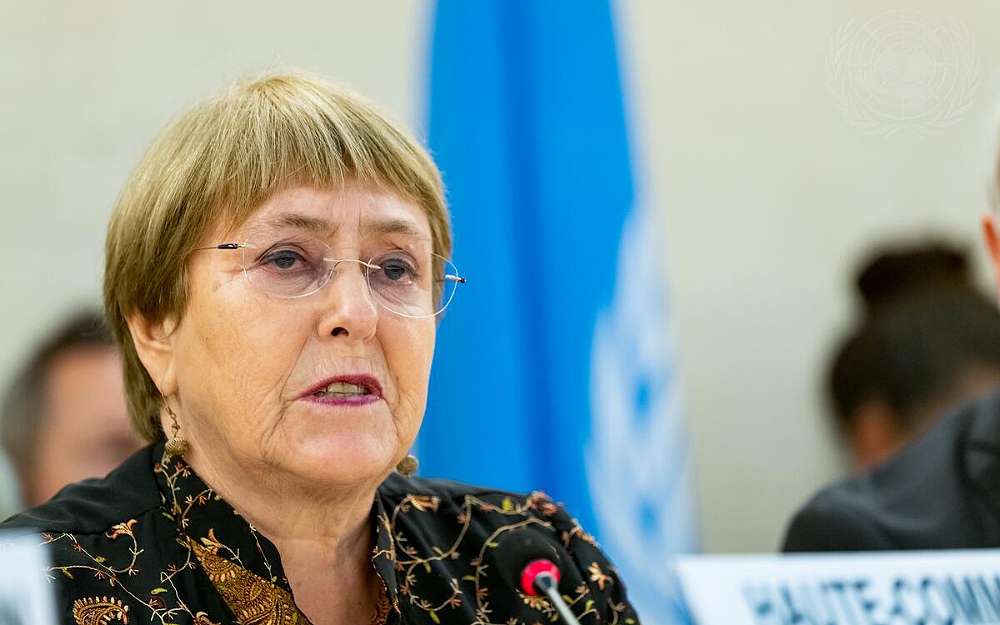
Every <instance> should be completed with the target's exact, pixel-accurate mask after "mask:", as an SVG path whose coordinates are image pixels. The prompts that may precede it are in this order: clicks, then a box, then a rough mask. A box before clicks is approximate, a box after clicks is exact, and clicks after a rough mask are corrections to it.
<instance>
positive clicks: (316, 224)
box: [231, 185, 432, 250]
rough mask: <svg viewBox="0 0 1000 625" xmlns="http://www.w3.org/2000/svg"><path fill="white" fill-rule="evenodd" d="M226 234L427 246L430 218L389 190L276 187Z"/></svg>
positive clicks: (344, 242) (249, 238)
mask: <svg viewBox="0 0 1000 625" xmlns="http://www.w3.org/2000/svg"><path fill="white" fill-rule="evenodd" d="M231 234H232V235H233V236H234V237H235V238H240V239H245V240H248V241H249V240H254V239H261V238H263V239H277V238H283V237H288V236H308V237H311V238H316V239H321V240H323V241H326V242H328V243H340V244H345V245H350V244H358V245H363V244H365V243H369V242H372V241H382V240H389V241H392V242H394V243H396V244H397V245H405V246H407V247H419V248H427V249H428V250H429V249H430V247H431V245H432V242H431V229H430V222H429V220H428V218H427V215H426V212H425V211H424V209H423V208H422V207H421V206H419V205H417V204H416V203H414V202H411V201H408V200H405V199H403V198H401V197H399V196H398V195H396V194H395V193H392V192H389V191H382V190H377V189H367V188H364V187H358V186H354V185H348V186H345V187H342V188H338V189H326V190H321V189H315V188H312V187H292V188H289V189H285V190H283V191H279V192H277V193H275V194H274V195H273V196H271V198H269V199H268V200H266V201H265V202H263V203H262V204H261V205H260V207H258V208H257V210H256V211H254V212H253V213H251V214H250V216H249V217H248V218H247V219H246V221H244V222H243V223H242V224H240V225H239V226H237V227H236V228H234V229H233V230H232V232H231Z"/></svg>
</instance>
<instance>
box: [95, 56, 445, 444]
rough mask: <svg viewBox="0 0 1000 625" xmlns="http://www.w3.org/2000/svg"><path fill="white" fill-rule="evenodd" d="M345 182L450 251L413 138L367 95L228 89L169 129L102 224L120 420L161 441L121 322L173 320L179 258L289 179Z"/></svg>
mask: <svg viewBox="0 0 1000 625" xmlns="http://www.w3.org/2000/svg"><path fill="white" fill-rule="evenodd" d="M346 181H356V182H358V183H359V184H362V185H369V186H374V187H376V188H379V189H382V190H386V191H390V192H392V193H395V194H397V195H399V196H400V197H401V198H403V199H406V200H408V201H412V202H414V203H415V204H417V205H418V206H421V207H423V208H424V210H425V211H426V214H427V218H428V221H429V222H430V228H431V237H432V240H433V250H434V253H435V254H438V255H440V256H444V257H448V256H450V254H451V228H450V225H449V220H448V211H447V207H446V205H445V199H444V191H443V187H442V184H441V176H440V173H439V172H438V169H437V167H436V166H435V165H434V162H433V161H432V160H431V158H430V156H429V155H428V154H427V152H426V151H425V150H424V149H423V148H422V147H421V146H420V144H419V143H418V142H417V141H416V140H415V139H414V138H413V137H412V136H410V134H408V133H407V132H406V131H405V130H404V129H403V128H402V127H401V126H400V125H399V124H396V123H394V122H392V121H390V120H389V119H388V118H386V117H385V116H384V115H382V114H381V113H380V112H378V111H377V110H376V109H375V108H374V107H373V106H372V105H371V104H370V103H369V102H367V101H366V100H364V99H363V98H361V97H359V96H358V95H356V94H354V93H351V92H349V91H348V90H346V89H343V88H341V87H339V86H335V85H333V84H331V83H329V82H326V81H324V80H322V79H320V78H317V77H315V76H310V75H306V74H302V73H297V72H296V73H273V74H268V75H264V76H261V77H258V78H255V79H251V80H247V81H241V82H238V83H236V84H234V85H233V86H232V87H230V88H229V89H228V90H227V91H225V92H224V93H222V94H221V95H219V96H217V97H213V98H210V99H208V100H206V101H204V102H202V103H200V104H198V105H196V106H195V107H194V108H192V109H191V110H190V111H188V112H187V113H185V114H183V115H182V116H181V117H180V118H178V119H177V120H176V121H174V122H172V123H171V124H169V125H168V126H167V127H166V128H165V129H164V130H163V131H162V133H161V134H160V136H159V137H158V138H157V139H156V140H155V141H154V142H153V144H152V146H151V147H150V148H149V150H148V151H147V153H146V154H145V156H144V157H143V158H142V160H141V161H140V162H139V164H138V166H137V167H136V169H135V171H134V172H132V174H131V176H130V177H129V179H128V181H127V182H126V184H125V187H124V189H123V191H122V194H121V197H120V198H119V200H118V203H117V205H116V207H115V210H114V213H113V214H112V217H111V222H110V224H109V225H108V236H107V242H106V247H105V254H106V259H105V273H104V305H105V311H106V314H107V318H108V325H109V327H110V329H111V332H112V335H113V337H114V340H115V343H116V345H117V346H118V348H119V349H120V350H121V353H122V359H123V363H124V369H125V392H126V396H127V400H128V410H129V416H130V418H131V420H132V424H133V426H134V427H135V429H136V431H138V432H139V434H141V435H142V436H143V437H144V438H145V439H146V440H148V441H150V442H152V441H155V440H157V439H159V438H161V437H162V435H163V433H162V431H161V429H160V423H159V412H160V405H161V401H162V398H161V396H160V393H159V391H158V390H157V387H156V385H155V384H154V383H153V380H152V378H151V377H150V376H149V373H148V372H147V371H146V369H145V367H143V365H142V362H141V361H140V360H139V356H138V354H137V353H136V349H135V345H134V344H133V341H132V336H131V334H130V332H129V328H128V323H127V319H128V317H129V316H131V315H133V314H135V313H139V314H141V315H142V316H143V317H145V318H146V319H148V320H151V321H160V320H163V319H164V318H166V317H167V316H171V315H173V316H177V317H178V318H180V316H181V314H182V313H183V311H184V309H185V304H186V288H185V283H186V279H185V267H186V261H187V258H188V255H189V254H190V252H191V250H192V249H193V248H194V247H195V246H196V245H197V244H198V242H199V241H200V240H201V238H202V237H203V236H205V235H206V233H207V232H208V231H209V229H211V228H214V227H216V226H218V225H220V224H221V225H223V226H224V227H225V228H227V229H229V228H234V227H238V226H239V225H240V224H242V223H244V222H245V221H246V219H247V218H248V217H249V216H250V215H251V214H252V213H253V212H254V211H255V210H256V208H257V207H258V206H259V205H260V204H261V203H262V202H263V201H265V200H266V199H267V198H268V197H270V196H271V195H272V194H274V193H275V192H277V191H280V190H282V189H284V188H287V187H289V186H292V185H296V184H303V185H310V186H314V187H318V188H336V187H339V186H342V185H343V184H344V183H345V182H346Z"/></svg>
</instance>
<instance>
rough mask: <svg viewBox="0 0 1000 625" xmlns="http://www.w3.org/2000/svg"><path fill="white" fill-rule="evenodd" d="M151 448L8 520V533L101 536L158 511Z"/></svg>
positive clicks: (6, 522) (158, 499)
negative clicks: (119, 525)
mask: <svg viewBox="0 0 1000 625" xmlns="http://www.w3.org/2000/svg"><path fill="white" fill-rule="evenodd" d="M151 450H152V448H151V447H146V448H144V449H142V450H140V451H138V452H136V453H135V454H134V455H133V456H132V457H130V458H129V459H127V460H126V461H125V462H124V463H122V464H121V465H120V466H119V467H118V468H116V469H115V470H114V471H112V472H111V473H109V474H108V475H107V476H106V477H104V478H100V479H91V480H84V481H82V482H77V483H76V484H70V485H69V486H67V487H66V488H64V489H62V490H61V491H59V494H57V495H56V496H55V497H53V498H52V499H51V500H49V501H48V502H46V503H44V504H42V505H40V506H38V507H36V508H32V509H30V510H27V511H25V512H22V513H20V514H17V515H14V516H13V517H11V518H9V519H7V520H6V521H5V522H4V523H3V525H2V526H0V527H3V528H5V529H13V528H19V529H26V530H29V531H34V532H56V533H69V534H99V533H104V532H106V531H107V530H108V529H109V528H111V527H113V526H114V525H117V524H118V523H122V522H124V521H127V520H129V519H134V518H137V517H139V516H142V515H143V514H146V513H147V512H149V511H151V510H154V509H157V508H158V507H159V505H160V497H159V491H158V490H157V487H156V482H155V481H154V479H153V472H152V466H153V459H152V455H151V454H152V451H151Z"/></svg>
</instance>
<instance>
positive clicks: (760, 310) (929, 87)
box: [0, 0, 1000, 551]
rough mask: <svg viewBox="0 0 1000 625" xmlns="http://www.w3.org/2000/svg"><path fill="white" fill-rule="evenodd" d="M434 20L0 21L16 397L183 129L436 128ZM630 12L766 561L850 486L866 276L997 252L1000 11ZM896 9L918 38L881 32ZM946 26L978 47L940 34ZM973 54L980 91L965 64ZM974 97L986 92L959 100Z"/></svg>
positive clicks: (684, 251)
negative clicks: (142, 185) (313, 119)
mask: <svg viewBox="0 0 1000 625" xmlns="http://www.w3.org/2000/svg"><path fill="white" fill-rule="evenodd" d="M571 7H572V3H571V2H568V1H567V10H572V8H571ZM427 8H428V5H427V3H425V2H424V1H417V0H395V1H393V0H378V1H374V0H367V1H366V2H347V1H338V2H333V1H326V2H302V1H298V0H297V1H293V2H284V3H282V4H281V5H280V8H279V5H277V4H273V3H270V4H268V3H245V2H236V1H233V0H224V1H222V0H220V1H216V2H209V3H202V2H191V1H189V0H179V1H176V2H170V3H152V2H134V1H129V2H126V1H124V0H102V1H101V2H89V3H65V2H55V1H53V0H40V1H36V2H31V3H24V2H20V3H18V2H14V1H13V0H0V52H2V53H0V95H2V97H0V189H2V191H3V196H2V197H3V204H2V205H0V211H2V220H0V224H2V225H0V285H2V291H0V292H2V294H3V295H2V297H3V301H2V304H3V305H2V306H0V345H2V346H3V349H2V350H0V382H6V381H7V379H8V378H9V375H10V373H11V368H12V367H13V366H14V365H15V363H17V362H18V361H19V360H20V358H22V357H23V355H24V353H25V351H26V350H27V349H28V347H29V345H30V343H31V341H33V340H34V339H35V338H36V337H37V335H38V334H39V333H40V332H42V331H44V329H45V328H47V327H48V326H49V325H50V324H51V323H52V322H53V321H54V320H55V319H57V318H58V317H59V315H60V314H61V313H62V312H63V311H65V310H66V308H67V307H69V306H72V305H75V304H78V303H81V302H91V301H93V302H96V301H97V297H98V293H99V279H100V271H101V246H102V240H103V233H104V227H105V223H106V220H107V217H108V215H109V212H110V209H111V206H112V204H113V201H114V198H115V196H116V194H117V192H118V190H119V188H120V186H121V184H122V182H123V180H124V178H125V176H126V174H127V172H128V170H129V168H130V167H131V166H132V165H133V164H134V163H135V161H136V160H137V158H138V157H139V155H140V153H141V151H142V150H143V148H144V147H145V146H146V144H147V143H148V142H149V140H150V139H151V138H152V136H153V135H154V133H155V132H156V130H157V129H158V128H159V127H160V126H161V125H162V124H163V123H164V122H165V121H166V120H167V119H169V118H170V117H171V116H172V115H174V114H176V113H177V112H178V111H179V110H180V109H181V108H183V107H184V106H185V105H187V104H189V103H192V102H193V101H195V100H197V99H198V98H200V97H201V96H203V95H205V94H207V93H209V92H210V91H212V90H213V89H217V88H219V87H220V86H222V85H223V84H225V83H226V82H228V81H230V80H231V79H233V78H236V77H238V76H241V75H244V74H246V73H248V72H254V71H258V70H261V69H266V68H268V67H273V66H302V67H305V68H307V69H311V70H314V71H317V72H320V73H322V74H324V75H327V76H330V77H333V78H335V79H338V80H341V81H343V82H346V83H348V84H350V85H352V86H354V87H355V88H357V89H359V90H361V91H363V92H365V93H367V94H368V95H369V96H371V97H372V98H373V99H374V100H376V101H378V102H380V103H381V104H382V105H383V106H384V107H385V108H386V109H387V110H388V111H390V112H391V113H394V114H395V115H396V116H398V117H400V118H401V119H404V120H409V121H410V122H416V123H418V124H419V122H420V120H421V119H422V116H423V110H424V107H423V85H424V76H425V74H424V71H423V67H424V62H425V58H426V49H425V45H426V40H425V38H426V24H427V19H428V15H427ZM618 8H619V17H620V24H619V29H620V32H621V35H622V36H621V42H622V46H623V52H624V55H625V57H626V58H625V62H626V67H627V71H628V72H629V73H630V76H629V81H630V84H631V88H632V90H633V91H632V94H631V105H632V108H633V116H634V118H633V126H634V128H635V130H636V131H637V132H636V134H637V138H638V141H639V145H638V149H639V151H640V154H641V155H642V156H643V157H644V160H645V163H644V169H645V176H646V177H647V179H648V181H649V184H650V192H651V194H652V197H653V198H654V199H655V204H656V205H657V206H658V207H659V209H660V210H661V217H662V224H663V228H664V230H665V233H666V238H667V242H668V246H667V253H666V255H665V258H664V266H665V268H666V272H667V275H668V278H669V281H670V286H671V293H672V294H671V296H672V302H673V310H674V312H675V314H676V318H675V320H674V326H675V327H674V332H675V334H676V336H677V337H678V341H679V344H680V354H681V359H682V360H681V367H682V375H683V388H684V391H685V394H686V403H687V407H688V413H689V420H690V429H691V438H692V443H693V446H694V459H695V468H696V472H697V480H698V481H697V487H698V489H697V490H698V493H699V497H700V504H701V509H702V515H703V519H702V521H703V527H704V542H705V546H706V548H707V549H708V550H710V551H766V550H771V549H773V548H774V547H775V546H776V545H777V543H778V540H779V537H780V534H781V531H782V528H783V525H784V523H785V522H786V520H787V518H788V516H789V515H790V514H791V512H792V511H793V510H794V508H795V507H796V506H798V505H799V504H800V503H802V502H803V501H804V500H805V499H806V498H807V497H808V496H809V494H810V493H811V492H812V491H814V490H815V489H816V488H818V487H819V486H820V485H821V484H823V483H824V482H826V481H828V480H830V479H832V478H833V477H835V476H836V475H838V474H839V473H840V472H841V471H842V468H841V467H840V465H839V462H838V458H837V455H836V452H835V449H834V446H833V444H832V442H831V437H830V434H829V433H828V432H827V431H826V429H825V427H824V425H823V419H822V417H823V405H822V402H821V393H820V390H821V389H820V386H819V381H820V375H821V368H822V366H823V364H824V362H825V358H826V354H827V351H828V349H829V348H830V346H831V344H832V342H833V341H834V339H835V337H836V336H837V334H838V333H839V331H841V330H842V329H843V328H844V327H845V326H846V325H847V323H848V322H849V319H850V314H851V299H850V297H849V294H848V280H849V278H850V274H851V271H852V270H853V269H854V267H855V264H856V260H857V256H858V255H859V254H860V253H862V252H863V251H864V250H866V249H867V248H868V247H869V246H870V244H872V243H873V242H874V241H876V240H878V239H880V238H881V237H883V236H884V235H898V234H900V233H910V234H919V233H922V232H935V233H938V232H943V233H946V234H949V235H951V236H953V237H954V238H956V239H959V240H963V241H968V242H970V243H972V244H977V243H978V239H977V238H976V237H977V233H976V230H975V228H976V219H977V215H978V214H979V213H980V212H981V211H983V210H985V208H986V201H985V199H986V193H985V189H986V172H987V170H988V169H989V167H990V165H991V163H990V158H991V157H990V154H991V150H992V149H993V145H994V142H993V138H994V133H993V132H992V122H993V119H992V118H993V110H994V105H993V102H994V101H996V99H997V97H998V96H1000V2H984V1H973V0H951V1H948V2H946V1H945V0H937V1H935V2H930V1H926V0H925V1H923V2H905V3H904V2H890V1H886V0H865V1H861V0H852V1H850V2H832V1H828V2H817V1H815V0H809V1H806V2H799V3H788V2H780V1H778V0H759V1H758V2H753V3H746V2H738V1H736V0H728V1H725V2H723V1H721V0H704V1H702V2H698V3H691V2H679V1H676V0H671V1H660V0H642V1H640V0H622V1H621V2H620V3H619V7H618ZM896 9H906V10H907V11H908V14H906V15H900V14H898V13H887V11H892V10H896ZM852 20H854V22H852ZM852 23H853V24H854V27H853V30H852V27H851V24H852ZM952 23H958V24H960V25H961V24H964V25H966V26H967V27H968V30H967V31H961V30H959V31H958V32H960V34H959V35H957V36H956V35H954V33H953V32H952V31H950V30H947V29H946V30H942V25H947V24H952ZM843 28H847V31H842V30H841V29H843ZM949 28H950V27H949ZM838 32H840V33H844V32H847V33H848V34H849V33H860V35H859V38H858V39H856V40H852V41H854V42H855V43H852V44H850V45H848V48H849V49H850V50H849V51H854V52H857V54H855V56H853V57H851V60H850V63H847V62H839V63H838V62H836V61H834V62H831V60H830V57H829V54H830V50H831V42H832V41H833V40H834V39H835V37H836V35H837V33H838ZM950 32H952V34H951V35H949V34H948V33H950ZM961 33H964V34H961ZM866 37H867V39H866ZM857 41H862V42H864V41H867V42H868V44H870V45H868V46H861V47H859V46H860V44H857V43H856V42H857ZM851 45H854V46H855V47H854V48H851ZM970 49H971V50H972V51H973V52H972V55H971V57H967V58H972V59H974V60H976V61H978V69H976V71H975V72H971V70H970V64H969V63H967V62H965V61H962V60H956V58H957V57H956V56H955V52H956V51H959V52H961V51H965V52H968V51H969V50H970ZM859 62H860V63H861V65H858V63H859ZM865 62H867V63H868V65H864V63H865ZM872 68H874V74H872V73H871V72H868V73H865V72H866V69H872ZM893 68H895V69H893ZM837 69H839V70H840V71H841V73H840V74H839V75H840V76H847V77H848V80H846V84H847V87H846V89H847V92H848V93H851V94H854V95H856V96H857V95H858V93H861V96H859V98H860V99H859V100H857V101H858V102H860V103H861V104H868V105H872V104H873V103H872V102H871V101H869V100H866V99H865V98H867V97H869V96H870V95H871V93H873V92H872V91H868V92H864V91H863V90H862V91H861V92H857V91H852V89H854V88H855V87H856V86H857V85H856V84H855V83H857V82H858V81H857V80H853V82H852V79H851V77H852V76H858V77H860V78H865V77H868V78H871V77H872V76H875V78H877V80H876V83H877V84H876V83H872V82H871V81H869V82H867V83H864V84H865V85H867V86H868V87H870V88H872V89H874V90H875V92H878V90H879V89H882V90H883V91H884V93H883V95H884V96H885V98H883V100H880V101H879V102H877V103H875V104H878V106H875V109H878V110H882V111H883V112H884V110H886V109H885V107H884V106H883V105H884V104H885V103H886V102H889V103H893V102H894V103H896V104H901V105H903V106H902V108H901V109H900V110H899V114H897V115H895V117H893V119H895V120H896V122H895V123H894V125H892V126H891V127H892V128H895V129H896V130H897V132H895V133H894V134H887V132H886V131H887V129H888V128H889V127H890V125H889V122H887V121H886V120H885V119H884V118H880V117H879V116H878V115H877V114H874V113H872V111H871V110H868V113H867V114H866V115H861V117H862V118H864V117H867V118H868V119H869V120H872V119H873V118H874V119H875V122H876V123H875V124H874V128H869V129H868V130H863V129H861V128H859V127H858V126H857V125H856V124H855V123H852V121H851V119H849V118H850V115H849V114H845V112H844V110H843V109H841V108H840V107H839V105H838V100H837V98H836V97H834V95H833V91H831V88H830V87H829V85H828V82H829V81H830V78H831V75H832V74H831V72H833V71H834V70H837ZM845 72H846V74H845ZM970 76H971V77H972V78H971V79H970ZM956 77H957V78H958V79H962V78H963V77H964V78H965V79H966V80H965V84H966V86H967V87H968V85H969V84H970V83H971V84H972V87H974V88H971V91H970V88H965V89H962V88H959V89H956V88H955V87H956V84H957V83H956V80H955V79H956ZM958 82H961V80H958ZM838 84H840V85H841V92H842V93H843V92H844V89H845V87H844V84H845V81H841V83H838ZM873 84H875V86H874V87H872V85H873ZM851 85H854V86H853V87H852V86H851ZM865 93H867V94H868V95H867V96H866V95H865ZM928 97H930V100H927V98H928ZM934 97H937V100H934ZM886 98H887V99H886ZM893 98H895V99H893ZM949 102H950V103H952V104H954V103H956V102H957V103H959V104H964V105H966V106H965V107H964V108H962V107H959V108H962V110H961V111H960V112H959V114H956V115H952V119H951V122H952V123H949V124H945V123H942V122H941V121H940V119H938V120H937V121H934V122H933V123H924V122H921V123H918V122H914V121H913V120H910V121H905V120H904V121H900V119H901V118H902V117H904V115H903V113H914V112H916V113H919V112H920V111H924V112H925V113H926V112H927V111H930V114H929V116H930V117H932V118H933V117H935V116H936V115H937V116H938V117H940V115H938V112H939V111H940V110H943V109H941V108H940V107H942V106H944V105H945V104H947V103H949ZM879 106H882V108H881V109H879ZM922 107H923V108H922ZM935 107H937V108H935ZM869 109H871V106H869ZM862 110H867V109H862ZM876 113H877V111H876ZM873 116H874V117H873ZM858 117H859V116H858V114H855V115H854V118H855V122H856V121H857V119H858ZM890 117H892V116H890ZM926 117H928V115H924V118H926ZM925 122H926V119H925ZM976 252H977V254H979V251H978V248H976ZM979 261H980V262H981V261H982V257H981V255H979ZM984 275H985V272H984Z"/></svg>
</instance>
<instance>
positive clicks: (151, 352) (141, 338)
mask: <svg viewBox="0 0 1000 625" xmlns="http://www.w3.org/2000/svg"><path fill="white" fill-rule="evenodd" d="M128 329H129V332H130V333H131V334H132V342H133V343H134V344H135V351H136V353H137V354H138V355H139V360H141V361H142V365H143V366H144V367H146V371H147V372H149V377H151V378H153V382H154V383H155V384H156V388H158V389H159V390H160V394H161V395H163V396H164V397H170V396H171V395H173V394H174V393H176V392H177V376H176V375H175V362H174V354H175V352H174V342H175V341H174V339H175V336H174V330H176V329H177V322H176V320H175V319H174V317H172V316H168V317H166V318H165V319H163V320H161V321H150V320H149V319H147V318H146V317H144V316H142V315H141V314H139V313H135V314H133V315H131V316H129V318H128Z"/></svg>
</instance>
